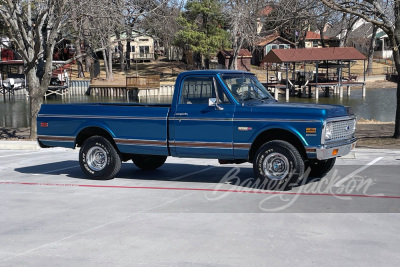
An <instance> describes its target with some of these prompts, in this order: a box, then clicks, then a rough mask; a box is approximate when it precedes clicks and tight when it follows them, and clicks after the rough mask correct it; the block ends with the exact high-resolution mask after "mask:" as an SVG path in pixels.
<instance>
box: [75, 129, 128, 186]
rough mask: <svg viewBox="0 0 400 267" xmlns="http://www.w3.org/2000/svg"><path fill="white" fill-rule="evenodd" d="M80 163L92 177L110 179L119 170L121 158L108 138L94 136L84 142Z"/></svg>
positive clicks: (80, 153)
mask: <svg viewBox="0 0 400 267" xmlns="http://www.w3.org/2000/svg"><path fill="white" fill-rule="evenodd" d="M79 164H80V166H81V169H82V171H83V172H84V173H85V174H86V176H88V177H89V178H90V179H97V180H108V179H112V178H114V177H115V175H117V173H118V172H119V170H120V168H121V158H120V156H119V154H118V152H117V150H116V149H115V147H114V146H113V145H112V144H111V143H110V142H109V141H108V140H107V139H106V138H104V137H101V136H92V137H90V138H89V139H87V140H86V141H85V142H84V143H83V145H82V147H81V149H80V151H79Z"/></svg>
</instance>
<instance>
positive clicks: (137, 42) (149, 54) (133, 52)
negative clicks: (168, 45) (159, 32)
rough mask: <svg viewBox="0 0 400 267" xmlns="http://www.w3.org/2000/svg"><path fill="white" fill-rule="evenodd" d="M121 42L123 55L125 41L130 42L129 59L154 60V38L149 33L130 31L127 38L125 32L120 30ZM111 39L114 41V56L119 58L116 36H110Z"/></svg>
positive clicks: (125, 47) (125, 48)
mask: <svg viewBox="0 0 400 267" xmlns="http://www.w3.org/2000/svg"><path fill="white" fill-rule="evenodd" d="M120 40H121V43H122V49H123V53H124V56H125V55H126V51H127V42H128V40H129V42H130V47H129V48H130V53H129V54H130V60H131V61H135V60H154V59H155V40H154V38H153V37H151V36H150V35H147V34H145V33H141V32H139V31H135V30H133V31H132V34H131V36H130V37H129V38H128V37H127V34H126V32H122V33H121V35H120ZM111 41H112V42H114V41H115V42H114V58H119V47H118V41H117V37H116V36H113V37H111Z"/></svg>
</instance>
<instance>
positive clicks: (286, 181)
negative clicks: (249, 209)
mask: <svg viewBox="0 0 400 267" xmlns="http://www.w3.org/2000/svg"><path fill="white" fill-rule="evenodd" d="M253 171H254V175H255V176H256V178H259V179H260V180H261V181H262V182H263V184H264V189H278V190H287V189H289V188H290V185H291V184H292V183H295V182H297V181H298V180H300V179H302V178H303V174H304V160H303V158H302V156H301V155H300V153H299V151H298V150H297V149H296V148H295V147H294V146H293V145H292V144H290V143H288V142H286V141H282V140H276V141H270V142H267V143H265V144H264V145H262V146H261V147H260V148H259V149H258V151H257V153H256V157H255V160H254V162H253Z"/></svg>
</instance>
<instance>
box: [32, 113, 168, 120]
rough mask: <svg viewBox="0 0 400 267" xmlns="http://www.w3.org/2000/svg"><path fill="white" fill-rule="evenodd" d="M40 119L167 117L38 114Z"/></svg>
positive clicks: (142, 118)
mask: <svg viewBox="0 0 400 267" xmlns="http://www.w3.org/2000/svg"><path fill="white" fill-rule="evenodd" d="M38 117H40V118H74V119H115V120H166V119H167V117H166V116H165V117H133V116H96V115H61V114H39V115H38Z"/></svg>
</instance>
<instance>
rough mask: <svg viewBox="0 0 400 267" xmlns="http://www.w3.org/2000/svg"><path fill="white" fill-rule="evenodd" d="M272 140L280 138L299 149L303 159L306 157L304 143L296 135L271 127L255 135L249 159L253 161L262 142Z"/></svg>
mask: <svg viewBox="0 0 400 267" xmlns="http://www.w3.org/2000/svg"><path fill="white" fill-rule="evenodd" d="M273 140H282V141H286V142H288V143H290V144H292V145H293V146H294V147H295V148H296V149H297V150H298V151H299V153H300V154H301V155H302V157H303V158H304V159H306V158H307V153H306V150H305V148H304V145H303V143H302V142H301V141H300V139H299V138H298V137H297V136H296V135H294V134H293V133H291V132H289V131H287V130H282V129H271V130H267V131H265V132H263V133H261V134H260V135H259V136H257V138H256V140H254V142H253V144H252V145H251V148H250V152H249V161H250V162H252V161H253V158H254V156H255V154H256V152H257V150H258V149H259V148H260V147H261V146H262V145H263V144H265V143H266V142H269V141H273Z"/></svg>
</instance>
